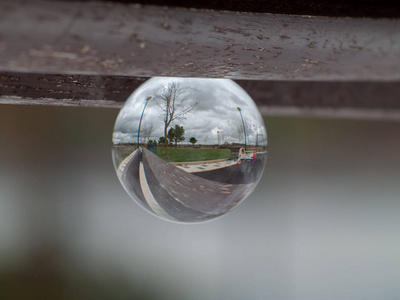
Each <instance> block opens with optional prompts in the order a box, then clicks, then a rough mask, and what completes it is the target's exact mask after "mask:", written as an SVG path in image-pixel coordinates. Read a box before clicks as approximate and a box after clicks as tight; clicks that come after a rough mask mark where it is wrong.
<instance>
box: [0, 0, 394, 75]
mask: <svg viewBox="0 0 400 300" xmlns="http://www.w3.org/2000/svg"><path fill="white" fill-rule="evenodd" d="M0 70H2V71H20V72H37V73H42V72H45V73H56V74H58V73H62V74H90V75H95V74H100V75H118V76H121V75H123V76H144V77H152V76H190V77H225V78H232V79H247V80H318V81H320V80H400V21H399V20H397V19H356V18H352V19H351V18H331V17H318V16H316V17H310V16H294V15H277V14H267V13H264V14H260V13H243V12H228V11H206V10H196V9H185V8H174V7H173V8H168V7H155V6H143V5H127V4H121V3H108V2H75V1H73V2H64V1H56V2H51V1H23V0H12V1H10V0H3V1H2V2H0Z"/></svg>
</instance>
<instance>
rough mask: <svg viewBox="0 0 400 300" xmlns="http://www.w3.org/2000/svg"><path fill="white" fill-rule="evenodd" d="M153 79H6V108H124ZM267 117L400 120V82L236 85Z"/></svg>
mask: <svg viewBox="0 0 400 300" xmlns="http://www.w3.org/2000/svg"><path fill="white" fill-rule="evenodd" d="M147 79H148V78H144V77H127V76H101V75H60V74H36V73H31V74H30V73H15V72H14V73H4V72H3V73H0V103H3V104H24V105H56V106H79V107H108V108H120V107H122V105H123V104H124V102H125V100H126V99H127V98H128V97H129V95H130V94H131V93H132V92H133V91H134V90H135V89H136V88H137V87H139V86H140V84H142V83H143V82H144V81H145V80H147ZM236 82H237V83H238V84H239V85H240V86H242V87H243V88H244V89H245V90H246V91H247V92H248V93H249V94H250V96H251V97H252V98H253V99H254V101H255V102H256V104H257V105H258V107H259V108H260V110H261V112H262V113H263V114H267V115H282V114H285V115H288V114H289V115H317V116H330V117H334V116H338V117H352V118H355V117H362V118H378V119H393V120H400V102H399V101H398V95H400V82H344V81H335V82H324V81H257V80H236Z"/></svg>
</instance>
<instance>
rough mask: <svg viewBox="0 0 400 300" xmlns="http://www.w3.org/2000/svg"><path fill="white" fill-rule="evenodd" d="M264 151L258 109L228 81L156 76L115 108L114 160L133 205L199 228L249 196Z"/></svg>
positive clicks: (246, 95) (255, 183) (259, 176)
mask: <svg viewBox="0 0 400 300" xmlns="http://www.w3.org/2000/svg"><path fill="white" fill-rule="evenodd" d="M267 146H268V140H267V132H266V129H265V126H264V122H263V119H262V116H261V114H260V112H259V111H258V108H257V106H256V105H255V103H254V102H253V100H252V99H251V98H250V96H249V95H248V94H247V93H246V92H245V91H244V90H243V89H242V88H241V87H240V86H239V85H237V84H236V83H235V82H234V81H232V80H229V79H205V78H174V77H154V78H152V79H149V80H148V81H146V82H145V83H143V84H142V85H141V86H140V87H139V88H138V89H137V90H136V91H135V92H134V93H133V94H132V95H131V96H130V97H129V98H128V100H127V101H126V103H125V105H124V106H123V108H122V109H121V111H120V113H119V115H118V117H117V120H116V122H115V127H114V132H113V138H112V156H113V162H114V167H115V170H116V172H117V176H118V178H119V180H120V181H121V183H122V185H123V187H124V188H125V190H126V191H127V192H128V194H129V195H130V196H131V197H132V198H133V199H134V200H135V202H137V203H138V204H139V206H141V207H142V208H144V209H145V210H147V211H148V212H150V213H152V214H153V215H156V216H157V217H160V218H162V219H165V220H169V221H173V222H181V223H198V222H204V221H208V220H211V219H214V218H217V217H219V216H222V215H224V214H226V213H227V212H229V211H231V210H232V209H234V208H235V207H237V206H238V205H239V204H240V203H241V202H242V201H243V200H244V199H245V198H246V197H247V196H248V195H249V194H250V193H251V192H252V191H253V190H254V188H255V187H256V185H257V183H258V181H259V180H260V178H261V175H262V173H263V169H264V166H265V162H266V159H267Z"/></svg>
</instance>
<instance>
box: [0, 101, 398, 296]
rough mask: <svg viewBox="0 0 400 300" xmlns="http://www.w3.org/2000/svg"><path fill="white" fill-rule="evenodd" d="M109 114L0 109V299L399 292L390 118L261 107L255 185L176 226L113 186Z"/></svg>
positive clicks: (394, 127) (394, 130)
mask: <svg viewBox="0 0 400 300" xmlns="http://www.w3.org/2000/svg"><path fill="white" fill-rule="evenodd" d="M117 114H118V110H114V109H100V108H65V107H45V106H43V107H39V106H13V105H1V106H0V145H1V146H0V298H1V299H288V300H289V299H296V300H297V299H307V300H309V299H318V300H321V299H363V300H366V299H374V300H375V299H399V297H400V286H399V284H398V283H399V278H400V234H399V228H400V218H399V215H400V181H399V179H400V158H399V153H400V122H389V121H371V120H370V121H366V120H347V119H327V118H326V119H319V118H307V117H265V119H264V121H265V124H266V127H267V131H268V141H269V154H268V162H267V166H266V170H265V172H264V175H263V178H262V180H261V183H260V184H259V186H258V187H257V189H256V190H255V192H254V193H253V194H252V195H251V196H250V197H249V198H248V199H247V200H246V201H244V203H243V204H242V205H241V206H240V207H238V208H237V209H236V210H234V211H233V212H232V213H230V214H228V215H227V216H224V217H222V218H220V219H217V220H216V221H212V222H209V223H205V224H198V225H182V224H174V223H168V222H166V221H163V220H160V219H158V218H156V217H154V216H152V215H150V214H148V213H147V212H145V211H144V210H142V209H141V208H140V207H139V206H138V205H136V204H135V203H134V202H133V200H131V199H130V198H129V197H128V195H127V194H126V193H125V191H124V189H123V188H122V186H121V185H120V183H119V181H118V179H117V176H116V174H115V171H114V167H113V164H112V160H111V136H112V130H113V126H114V122H115V119H116V117H117Z"/></svg>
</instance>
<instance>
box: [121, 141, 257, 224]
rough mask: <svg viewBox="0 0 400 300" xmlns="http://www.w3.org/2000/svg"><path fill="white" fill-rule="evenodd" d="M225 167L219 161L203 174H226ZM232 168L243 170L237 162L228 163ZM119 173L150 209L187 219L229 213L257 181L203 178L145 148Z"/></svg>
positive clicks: (131, 190)
mask: <svg viewBox="0 0 400 300" xmlns="http://www.w3.org/2000/svg"><path fill="white" fill-rule="evenodd" d="M200 166H201V165H200ZM221 166H222V165H221V164H218V165H217V163H215V164H214V168H213V169H211V168H208V170H206V171H207V172H204V173H202V174H203V175H204V174H207V173H210V174H211V173H212V172H217V171H219V173H221V174H223V173H224V167H221ZM231 168H232V170H235V172H239V171H240V170H242V169H241V168H240V167H238V166H237V165H236V163H235V164H234V165H232V164H227V167H225V170H228V169H231ZM192 170H194V169H192ZM118 174H120V178H121V181H122V182H123V184H124V185H125V188H126V189H127V190H128V191H129V192H130V193H132V194H134V195H135V198H137V199H138V200H139V202H140V204H141V205H142V206H144V207H145V208H146V209H148V210H150V211H152V212H154V214H156V215H158V216H160V217H163V218H167V219H170V220H176V221H183V222H198V221H203V220H207V219H211V218H214V217H216V216H219V215H221V214H224V213H226V212H227V211H229V210H231V209H232V208H234V207H235V206H237V204H238V203H239V202H240V201H241V200H242V199H244V198H245V197H246V196H247V195H248V194H249V193H250V192H251V191H252V190H253V189H254V187H255V183H256V182H254V181H253V182H250V183H247V184H230V183H224V182H219V181H215V180H210V178H209V179H207V178H202V177H200V176H198V175H197V174H199V173H198V172H197V173H189V172H187V171H184V170H183V169H182V168H179V167H177V166H174V165H172V164H170V163H168V162H166V161H165V160H163V159H161V158H159V157H158V156H156V155H154V154H153V153H151V152H150V151H148V150H147V149H145V148H143V149H141V151H137V150H136V151H135V152H133V153H132V154H131V155H129V156H128V157H127V158H126V159H125V160H124V161H123V162H122V163H121V164H120V166H119V168H118ZM210 174H208V177H210ZM211 177H212V176H211ZM211 179H212V178H211Z"/></svg>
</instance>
